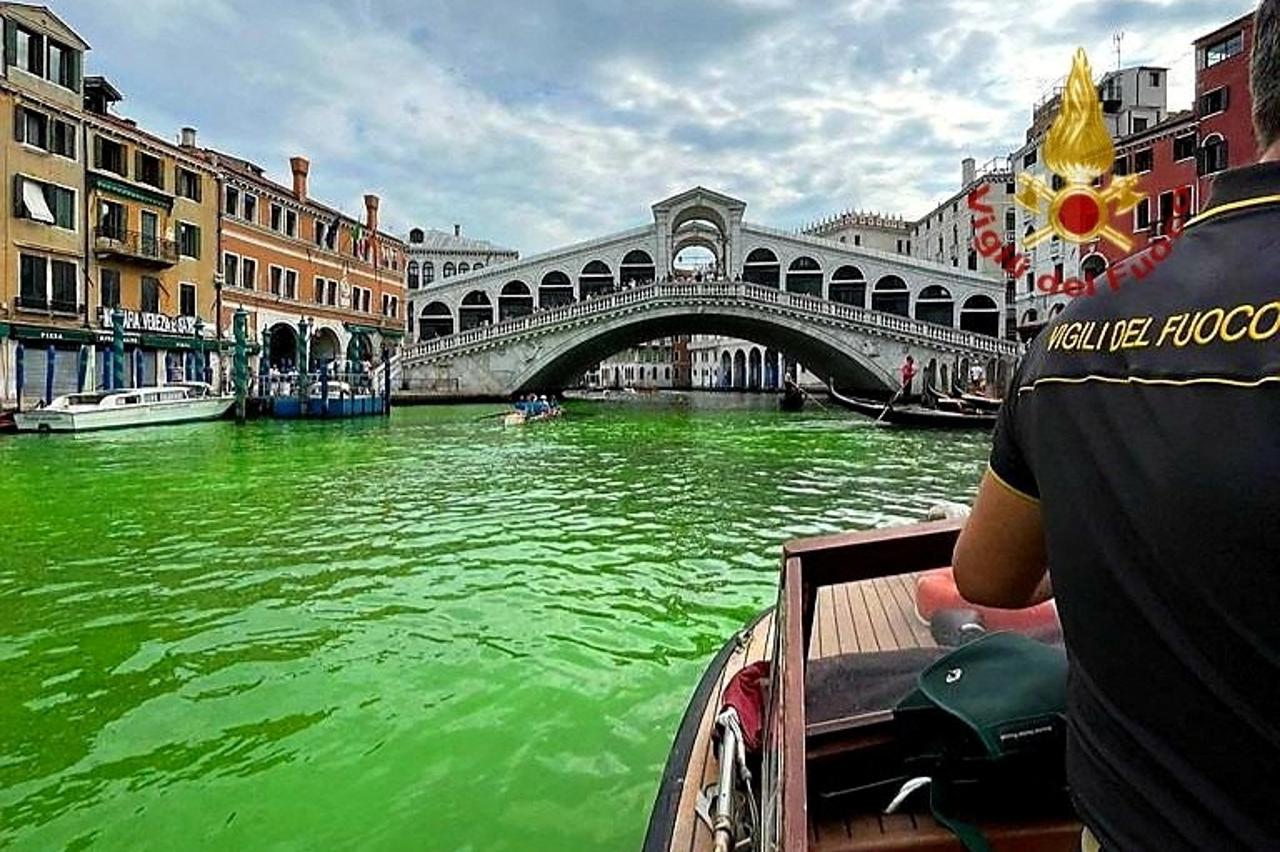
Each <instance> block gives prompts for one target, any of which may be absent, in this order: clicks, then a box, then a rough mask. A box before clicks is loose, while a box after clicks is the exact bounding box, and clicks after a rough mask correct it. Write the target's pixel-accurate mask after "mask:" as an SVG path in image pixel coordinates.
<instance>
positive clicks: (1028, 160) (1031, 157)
mask: <svg viewBox="0 0 1280 852" xmlns="http://www.w3.org/2000/svg"><path fill="white" fill-rule="evenodd" d="M1036 159H1037V157H1036V149H1035V148H1032V149H1031V150H1030V151H1028V152H1027V155H1026V156H1025V157H1023V158H1022V167H1023V168H1024V169H1029V168H1031V167H1032V166H1034V165H1035V164H1036Z"/></svg>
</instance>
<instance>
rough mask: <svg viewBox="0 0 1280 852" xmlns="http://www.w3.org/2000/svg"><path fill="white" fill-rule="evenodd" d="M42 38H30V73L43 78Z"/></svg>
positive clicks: (34, 36) (37, 36) (33, 36)
mask: <svg viewBox="0 0 1280 852" xmlns="http://www.w3.org/2000/svg"><path fill="white" fill-rule="evenodd" d="M44 60H45V56H44V36H42V35H34V34H33V35H32V36H31V73H32V74H36V75H38V76H41V77H43V76H44Z"/></svg>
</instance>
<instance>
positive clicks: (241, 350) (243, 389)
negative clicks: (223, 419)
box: [233, 308, 249, 426]
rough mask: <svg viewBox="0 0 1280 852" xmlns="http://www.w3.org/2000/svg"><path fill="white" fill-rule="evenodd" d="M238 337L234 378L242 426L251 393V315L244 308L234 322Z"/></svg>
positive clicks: (237, 314) (237, 313)
mask: <svg viewBox="0 0 1280 852" xmlns="http://www.w3.org/2000/svg"><path fill="white" fill-rule="evenodd" d="M233 323H234V327H235V335H236V350H235V366H234V371H233V372H234V377H235V383H236V423H237V424H238V425H240V426H243V425H244V421H245V407H246V404H245V403H246V400H245V398H246V397H247V396H248V393H249V350H248V347H247V346H246V345H245V338H246V337H247V336H248V327H249V314H248V313H246V312H245V309H244V308H236V313H235V319H234V320H233Z"/></svg>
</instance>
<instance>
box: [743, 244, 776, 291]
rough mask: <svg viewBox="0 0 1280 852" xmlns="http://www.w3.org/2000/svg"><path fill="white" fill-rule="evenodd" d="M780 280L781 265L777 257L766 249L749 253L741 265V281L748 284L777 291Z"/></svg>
mask: <svg viewBox="0 0 1280 852" xmlns="http://www.w3.org/2000/svg"><path fill="white" fill-rule="evenodd" d="M781 278H782V264H781V263H779V262H778V256H777V255H776V254H774V253H773V252H772V251H770V250H769V249H767V248H758V249H756V250H755V251H753V252H751V253H750V254H748V255H747V260H746V262H745V263H743V264H742V280H743V281H745V282H747V283H748V284H759V285H760V286H762V287H773V288H774V289H777V287H778V286H779V284H780V283H781Z"/></svg>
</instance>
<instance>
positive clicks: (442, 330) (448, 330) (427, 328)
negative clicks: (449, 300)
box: [418, 302, 453, 343]
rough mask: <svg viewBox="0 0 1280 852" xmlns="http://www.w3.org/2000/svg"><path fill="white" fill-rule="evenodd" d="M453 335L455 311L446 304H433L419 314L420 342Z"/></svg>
mask: <svg viewBox="0 0 1280 852" xmlns="http://www.w3.org/2000/svg"><path fill="white" fill-rule="evenodd" d="M451 334H453V311H451V310H449V306H448V305H446V304H445V303H444V302H432V303H431V304H429V305H427V306H425V307H424V308H423V309H422V311H421V313H419V314H418V342H419V343H425V342H426V341H428V340H434V339H436V338H437V337H448V336H449V335H451Z"/></svg>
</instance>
